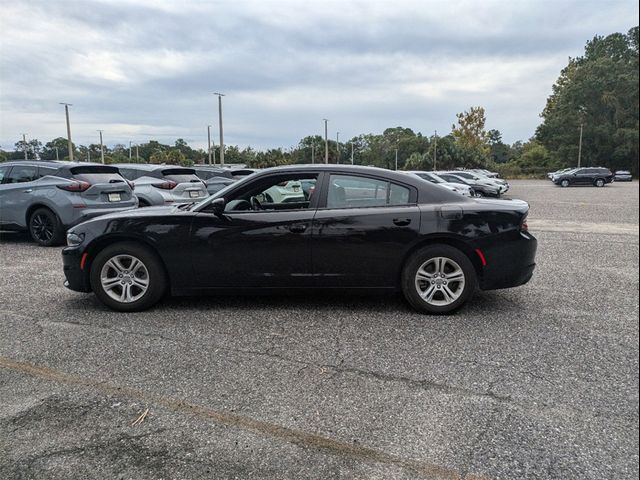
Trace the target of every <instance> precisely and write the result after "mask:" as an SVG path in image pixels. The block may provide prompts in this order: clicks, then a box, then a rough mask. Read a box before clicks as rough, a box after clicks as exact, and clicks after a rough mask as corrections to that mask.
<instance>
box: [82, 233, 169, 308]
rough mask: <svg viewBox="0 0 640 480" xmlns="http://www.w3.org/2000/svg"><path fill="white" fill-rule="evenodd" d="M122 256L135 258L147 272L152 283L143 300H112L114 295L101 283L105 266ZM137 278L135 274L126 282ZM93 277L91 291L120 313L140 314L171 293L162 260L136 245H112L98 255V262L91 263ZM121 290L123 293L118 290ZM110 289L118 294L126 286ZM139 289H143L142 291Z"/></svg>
mask: <svg viewBox="0 0 640 480" xmlns="http://www.w3.org/2000/svg"><path fill="white" fill-rule="evenodd" d="M119 255H122V256H132V257H135V258H136V259H138V260H139V261H140V262H141V263H142V264H143V266H144V267H145V269H146V275H145V279H146V280H147V282H148V286H147V287H146V292H144V294H143V295H141V296H140V297H139V298H137V299H135V300H133V301H130V302H121V301H118V300H116V299H114V298H112V296H110V294H109V293H107V291H106V290H105V288H104V287H103V284H102V281H101V274H102V270H103V267H104V266H105V264H106V263H107V262H108V261H109V260H111V259H113V258H114V257H117V256H119ZM108 268H109V267H107V269H108ZM133 276H134V275H133V273H132V274H131V275H128V277H125V278H124V279H123V280H126V279H131V278H132V277H133ZM89 278H90V281H91V288H92V290H93V292H94V293H95V294H96V296H97V297H98V299H99V300H100V301H101V302H102V303H104V304H105V305H106V306H108V307H109V308H111V309H113V310H117V311H119V312H139V311H141V310H146V309H148V308H150V307H152V306H153V305H155V304H156V303H158V302H159V301H160V299H161V298H162V297H163V296H164V293H165V292H166V290H167V276H166V274H165V270H164V267H163V265H162V261H161V260H160V258H158V256H157V255H156V254H155V252H153V251H152V250H151V249H149V248H148V247H146V246H144V245H141V244H139V243H135V242H120V243H115V244H113V245H109V246H108V247H106V248H105V249H104V250H102V251H101V252H100V253H98V255H96V257H95V259H94V260H93V261H92V262H91V271H90V273H89ZM111 278H114V279H115V277H111ZM129 283H131V282H129ZM117 288H119V289H120V290H116V289H117ZM130 288H131V289H133V288H136V287H135V286H133V285H132V286H131V287H130ZM110 290H112V291H113V292H112V293H113V294H118V293H121V292H122V291H123V287H120V286H119V285H116V286H115V287H114V288H112V289H110ZM138 290H140V289H139V288H138ZM137 293H139V292H137Z"/></svg>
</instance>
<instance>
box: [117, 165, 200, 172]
mask: <svg viewBox="0 0 640 480" xmlns="http://www.w3.org/2000/svg"><path fill="white" fill-rule="evenodd" d="M111 165H112V166H114V167H118V168H131V169H134V170H145V171H147V172H153V171H155V170H166V169H171V168H185V169H191V170H193V169H194V168H195V167H183V166H182V165H170V164H166V165H165V164H158V163H112V164H111Z"/></svg>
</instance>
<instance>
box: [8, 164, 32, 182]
mask: <svg viewBox="0 0 640 480" xmlns="http://www.w3.org/2000/svg"><path fill="white" fill-rule="evenodd" d="M37 170H38V169H37V168H36V167H35V166H34V165H14V166H13V168H12V169H11V171H10V172H9V175H8V176H7V178H6V180H5V181H4V183H24V182H32V181H33V180H36V179H37V178H38V172H37Z"/></svg>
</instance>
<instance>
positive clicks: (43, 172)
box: [38, 167, 59, 178]
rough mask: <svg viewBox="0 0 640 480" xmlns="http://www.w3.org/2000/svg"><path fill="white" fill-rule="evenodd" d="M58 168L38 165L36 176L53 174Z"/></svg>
mask: <svg viewBox="0 0 640 480" xmlns="http://www.w3.org/2000/svg"><path fill="white" fill-rule="evenodd" d="M58 170H59V169H58V168H56V167H38V178H42V177H46V176H47V175H55V174H56V172H57V171H58Z"/></svg>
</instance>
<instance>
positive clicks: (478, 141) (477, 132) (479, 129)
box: [451, 107, 491, 167]
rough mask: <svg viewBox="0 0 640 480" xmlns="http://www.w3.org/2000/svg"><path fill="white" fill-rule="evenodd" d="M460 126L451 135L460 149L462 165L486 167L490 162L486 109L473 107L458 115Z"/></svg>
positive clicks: (452, 129) (453, 127) (454, 127)
mask: <svg viewBox="0 0 640 480" xmlns="http://www.w3.org/2000/svg"><path fill="white" fill-rule="evenodd" d="M456 117H457V118H458V125H457V126H456V125H453V126H452V127H451V134H452V135H453V137H454V138H455V140H456V144H457V145H458V147H459V154H460V163H461V165H462V166H464V167H477V166H486V165H487V164H488V163H489V160H490V153H491V148H490V146H489V136H488V134H487V131H486V130H485V124H486V116H485V111H484V108H482V107H471V108H470V109H469V111H464V112H462V113H458V114H457V115H456Z"/></svg>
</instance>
